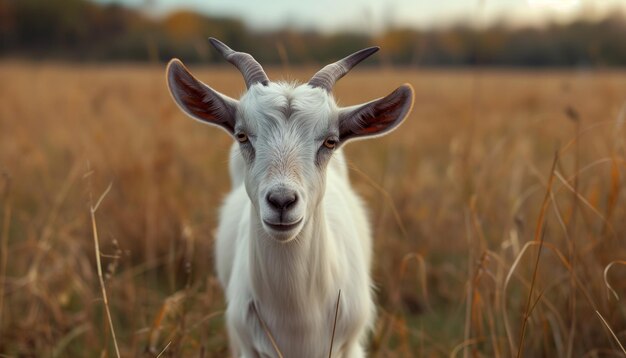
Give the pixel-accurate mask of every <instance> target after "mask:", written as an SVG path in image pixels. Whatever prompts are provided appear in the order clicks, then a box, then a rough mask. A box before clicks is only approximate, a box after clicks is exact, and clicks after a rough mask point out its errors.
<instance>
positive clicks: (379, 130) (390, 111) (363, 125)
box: [339, 84, 413, 142]
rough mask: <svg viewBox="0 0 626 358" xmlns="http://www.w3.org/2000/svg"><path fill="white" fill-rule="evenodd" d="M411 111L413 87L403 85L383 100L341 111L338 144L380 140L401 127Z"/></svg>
mask: <svg viewBox="0 0 626 358" xmlns="http://www.w3.org/2000/svg"><path fill="white" fill-rule="evenodd" d="M411 108H413V87H411V85H409V84H404V85H402V86H400V87H398V88H397V89H396V90H395V91H393V92H391V93H390V94H389V95H387V96H386V97H383V98H379V99H376V100H373V101H371V102H368V103H365V104H360V105H356V106H351V107H347V108H342V109H341V110H340V111H339V140H340V141H341V142H345V141H347V140H351V139H354V138H359V137H371V136H380V135H383V134H386V133H388V132H390V131H392V130H394V129H395V128H396V127H398V126H399V125H400V123H402V122H403V121H404V119H405V118H406V117H407V115H408V114H409V112H410V111H411Z"/></svg>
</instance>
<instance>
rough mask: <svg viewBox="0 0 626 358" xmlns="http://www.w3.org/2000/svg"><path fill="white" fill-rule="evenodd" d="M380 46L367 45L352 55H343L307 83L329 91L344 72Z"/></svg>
mask: <svg viewBox="0 0 626 358" xmlns="http://www.w3.org/2000/svg"><path fill="white" fill-rule="evenodd" d="M379 49H380V47H378V46H374V47H368V48H365V49H363V50H360V51H357V52H355V53H353V54H352V55H350V56H348V57H345V58H344V59H341V60H339V61H337V62H335V63H331V64H330V65H326V66H325V67H324V68H322V69H321V70H319V71H318V72H317V73H316V74H315V75H313V77H311V79H310V80H309V85H310V86H311V87H320V88H323V89H325V90H326V91H328V92H330V91H332V89H333V86H334V85H335V82H337V81H339V79H340V78H341V77H343V76H344V75H345V74H346V73H348V72H349V71H350V70H351V69H352V67H354V66H356V65H357V64H359V62H361V61H363V60H365V59H366V58H368V57H370V56H371V55H372V54H373V53H374V52H376V51H378V50H379Z"/></svg>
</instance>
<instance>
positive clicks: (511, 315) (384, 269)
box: [0, 62, 626, 357]
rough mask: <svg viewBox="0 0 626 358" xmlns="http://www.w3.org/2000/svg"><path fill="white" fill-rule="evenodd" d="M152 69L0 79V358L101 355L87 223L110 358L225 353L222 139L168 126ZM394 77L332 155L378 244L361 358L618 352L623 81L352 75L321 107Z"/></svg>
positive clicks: (225, 73) (12, 70) (189, 126)
mask: <svg viewBox="0 0 626 358" xmlns="http://www.w3.org/2000/svg"><path fill="white" fill-rule="evenodd" d="M196 71H197V74H198V76H199V78H201V79H203V80H205V81H206V82H207V83H210V84H211V85H212V86H214V87H215V88H217V89H219V90H221V91H223V92H225V93H226V94H228V95H231V96H237V95H238V94H239V93H240V91H242V88H243V83H242V80H241V79H240V76H239V75H238V74H237V73H236V72H235V71H233V70H232V69H231V68H228V67H225V68H219V69H206V68H199V69H196ZM163 72H164V69H163V68H162V67H159V66H154V67H136V66H121V67H120V66H78V67H77V66H73V67H71V66H69V65H61V64H18V63H7V62H4V63H1V64H0V78H2V81H0V171H1V173H2V175H1V176H0V200H1V202H0V224H1V225H2V227H1V228H0V250H1V252H0V260H1V261H0V283H1V284H0V354H1V355H2V356H8V357H42V356H45V357H48V356H51V357H84V356H115V347H114V343H113V337H112V335H111V329H110V328H109V322H108V319H107V318H106V317H107V313H106V310H105V305H104V303H103V298H102V290H101V286H100V283H99V279H98V272H97V269H96V258H95V256H94V241H93V239H94V238H93V230H92V220H91V216H90V215H91V213H92V212H93V213H94V217H93V219H94V220H95V221H94V222H97V234H98V241H99V246H98V247H97V248H98V250H99V253H100V259H101V261H102V264H101V268H102V270H103V271H102V278H103V284H104V287H105V288H106V293H107V296H108V308H109V310H110V314H111V323H112V327H113V330H114V332H115V335H116V338H117V345H118V346H119V349H120V354H121V356H124V357H128V356H159V355H160V356H162V357H166V356H172V357H179V356H200V357H212V356H214V357H221V356H225V355H226V354H227V337H226V333H225V330H224V325H223V314H222V313H223V309H224V302H223V298H222V292H221V290H220V288H219V285H218V284H217V281H216V279H215V277H214V275H213V269H212V265H213V260H212V240H213V238H212V234H211V233H212V230H213V228H214V227H215V224H216V222H215V221H216V208H217V207H218V206H219V203H220V201H221V200H222V198H223V196H224V194H225V193H226V192H227V190H228V178H227V169H226V167H227V158H228V148H229V145H230V139H229V138H228V137H227V136H226V135H224V134H223V133H222V132H221V131H219V130H217V129H214V128H209V127H206V126H202V125H201V124H198V123H196V122H193V121H190V120H187V119H186V118H184V116H183V115H182V114H181V113H179V111H178V110H177V109H176V107H175V105H174V104H173V102H172V101H171V100H170V98H169V95H168V94H167V91H166V87H165V83H164V73H163ZM313 72H314V69H309V70H307V69H301V70H293V71H291V72H290V74H289V76H290V77H289V78H288V79H292V78H298V79H301V80H306V79H308V78H309V76H310V75H311V74H312V73H313ZM281 75H284V74H282V73H281V71H270V77H271V78H280V77H281ZM403 82H410V83H412V84H413V86H414V88H415V89H416V105H415V107H414V111H413V113H412V115H411V117H410V118H409V119H408V121H407V122H406V123H405V124H404V125H403V126H402V127H401V129H399V130H398V131H396V132H394V133H393V134H392V135H390V136H387V137H385V138H380V139H376V140H372V141H369V142H367V143H366V142H359V143H354V144H351V145H349V147H348V148H347V151H348V157H349V160H350V165H351V167H352V171H351V175H352V179H353V183H354V186H355V187H356V188H357V190H358V191H359V192H360V193H361V194H362V195H363V197H364V198H365V199H366V200H367V202H368V204H369V207H370V216H371V218H372V223H373V228H374V234H375V246H376V259H375V267H374V279H375V281H376V284H377V290H376V295H377V302H378V304H379V311H378V312H379V319H378V323H377V325H376V329H375V331H374V332H373V334H372V339H371V344H370V352H371V355H372V356H381V357H387V356H389V357H395V356H398V357H413V356H427V357H437V356H461V355H463V356H466V357H467V356H472V357H474V356H489V357H491V356H493V357H509V356H524V357H537V356H545V357H555V356H559V357H568V356H572V357H581V356H588V357H600V356H602V357H605V356H620V355H622V354H623V353H622V348H620V343H619V342H621V344H622V345H623V344H624V342H626V304H625V303H624V302H625V301H624V300H625V299H626V297H625V296H626V279H625V278H626V267H624V262H625V260H626V241H625V240H626V204H625V203H626V201H625V200H626V190H624V184H625V182H626V181H625V178H624V176H625V174H626V170H625V169H626V166H625V160H626V146H625V144H624V141H625V140H626V129H625V128H624V122H625V121H626V73H623V72H587V71H560V72H530V71H496V70H481V71H479V72H472V71H454V70H450V71H432V72H429V71H421V72H416V71H391V70H381V71H374V70H371V71H368V70H362V69H361V70H355V71H354V72H353V73H351V74H350V76H348V77H347V78H345V79H344V80H342V81H341V82H339V83H338V85H337V86H336V97H337V98H338V99H339V101H340V103H343V104H345V105H348V104H354V103H357V102H363V101H366V100H369V99H372V98H375V97H379V96H382V95H385V94H387V93H388V92H390V91H391V90H393V89H394V88H395V87H396V86H397V85H399V84H401V83H403ZM109 185H111V189H110V191H109V192H108V193H107V195H105V196H103V198H102V201H101V202H99V205H97V204H95V202H96V201H98V198H100V196H101V195H102V194H103V193H104V192H105V190H106V189H107V187H108V186H109ZM90 198H93V199H91V201H90ZM94 205H95V206H97V207H98V208H97V211H96V210H92V208H94Z"/></svg>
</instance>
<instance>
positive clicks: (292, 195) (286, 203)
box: [266, 190, 298, 210]
mask: <svg viewBox="0 0 626 358" xmlns="http://www.w3.org/2000/svg"><path fill="white" fill-rule="evenodd" d="M266 199H267V202H268V203H269V204H270V206H271V207H273V208H274V209H277V210H285V209H289V207H291V206H293V205H294V204H295V203H296V202H297V201H298V195H297V194H296V192H295V191H291V190H277V191H272V192H270V193H268V194H267V198H266Z"/></svg>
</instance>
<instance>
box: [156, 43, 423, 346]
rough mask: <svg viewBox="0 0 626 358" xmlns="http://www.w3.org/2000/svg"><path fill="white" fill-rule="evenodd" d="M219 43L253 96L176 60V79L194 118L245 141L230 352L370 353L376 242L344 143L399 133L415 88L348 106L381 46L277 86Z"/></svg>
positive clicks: (232, 229)
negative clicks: (348, 80)
mask: <svg viewBox="0 0 626 358" xmlns="http://www.w3.org/2000/svg"><path fill="white" fill-rule="evenodd" d="M210 41H211V44H212V45H213V46H214V47H215V48H216V49H217V50H218V51H219V52H220V53H221V54H222V55H223V56H224V57H225V58H226V59H227V60H228V61H229V62H231V63H232V64H234V65H235V66H237V68H239V70H240V71H241V72H242V74H243V76H244V79H245V81H246V86H247V92H246V93H245V94H243V96H242V97H241V99H240V100H239V101H237V100H235V99H232V98H229V97H227V96H225V95H223V94H221V93H219V92H217V91H215V90H213V89H212V88H210V87H209V86H207V85H205V84H203V83H202V82H200V81H198V80H197V79H196V78H194V77H193V76H192V75H191V74H190V73H189V72H188V71H187V69H186V68H185V67H184V65H183V64H182V63H181V62H180V61H179V60H177V59H173V60H172V61H171V62H170V63H169V65H168V68H167V82H168V86H169V89H170V91H171V93H172V96H173V98H174V100H175V101H176V103H177V104H178V105H179V106H180V108H181V109H182V110H183V111H184V112H185V113H187V114H188V115H189V116H191V117H192V118H194V119H197V120H199V121H202V122H204V123H209V124H213V125H217V126H220V127H222V128H223V129H225V130H226V131H227V132H228V133H229V134H230V135H231V136H232V137H233V138H234V139H235V140H236V141H237V142H238V143H235V144H234V145H233V147H232V149H231V160H230V175H231V179H232V185H233V188H232V191H231V193H230V194H229V195H228V197H227V198H226V200H225V203H224V205H223V207H222V209H221V213H220V222H219V227H218V229H217V238H216V240H217V242H216V247H215V259H216V264H217V274H218V276H219V279H220V281H221V284H222V286H223V287H224V290H225V291H226V299H227V305H228V307H227V310H226V321H227V325H228V332H229V337H230V345H231V350H232V354H233V356H236V357H276V356H280V355H281V354H282V356H283V357H295V358H299V357H325V356H328V354H329V352H330V351H331V349H332V353H333V356H335V357H362V356H364V355H365V352H364V348H363V347H364V344H365V341H366V338H367V334H368V330H369V328H371V326H372V324H373V321H374V316H375V306H374V303H373V300H372V292H371V290H372V282H371V279H370V266H371V265H370V263H371V253H372V252H371V247H372V242H371V234H370V229H369V223H368V220H367V218H366V214H365V210H364V206H363V204H362V202H361V200H360V199H359V197H358V196H357V194H356V193H355V192H354V191H353V189H352V188H351V187H350V183H349V181H348V171H347V167H346V163H345V158H344V155H343V153H342V150H341V149H340V147H341V146H343V145H344V144H345V143H346V142H348V141H350V140H352V139H355V138H360V137H369V136H376V135H381V134H383V133H387V132H389V131H391V130H392V129H394V128H396V127H397V126H398V125H399V124H400V123H402V121H403V120H404V118H405V117H406V116H407V114H408V113H409V111H410V109H411V107H412V105H413V89H412V88H411V86H410V85H408V84H405V85H403V86H401V87H399V88H398V89H396V90H395V91H393V92H392V93H391V94H389V95H388V96H386V97H384V98H380V99H377V100H374V101H371V102H368V103H365V104H362V105H356V106H352V107H347V108H339V107H337V105H336V103H335V100H334V99H333V96H332V94H331V90H332V87H333V85H334V83H335V81H337V80H338V79H339V78H341V77H342V76H343V75H345V74H346V73H347V72H348V71H349V70H350V69H351V68H352V67H353V66H354V65H356V64H357V63H359V62H361V61H362V60H364V59H365V58H367V57H368V56H369V55H371V54H372V53H374V52H376V51H377V50H378V48H377V47H372V48H368V49H364V50H361V51H359V52H356V53H354V54H353V55H350V56H348V57H346V58H344V59H343V60H341V61H338V62H336V63H333V64H330V65H328V66H326V67H324V69H322V70H321V71H319V72H318V73H316V74H315V75H314V76H313V77H312V78H311V80H310V81H309V82H308V83H307V84H303V85H294V84H290V83H284V82H278V83H276V82H270V81H269V79H268V78H267V76H266V74H265V72H264V71H263V68H262V67H261V66H260V65H259V64H258V63H257V62H256V61H255V60H254V58H252V56H250V55H249V54H247V53H242V52H235V51H233V50H231V49H230V48H229V47H227V46H226V45H224V44H223V43H221V42H220V41H218V40H216V39H213V38H211V39H210ZM340 290H341V295H339V291H340ZM338 297H340V299H339V303H337V302H338V301H337V300H338ZM337 304H338V305H339V309H338V314H337V316H336V317H335V313H336V305H337ZM335 318H336V326H335V324H334V321H335ZM333 328H335V329H334V336H332V333H333ZM331 338H333V343H332V347H331Z"/></svg>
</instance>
